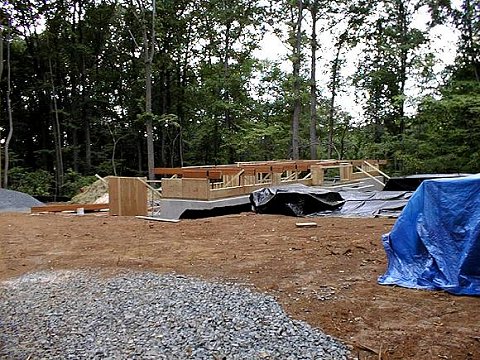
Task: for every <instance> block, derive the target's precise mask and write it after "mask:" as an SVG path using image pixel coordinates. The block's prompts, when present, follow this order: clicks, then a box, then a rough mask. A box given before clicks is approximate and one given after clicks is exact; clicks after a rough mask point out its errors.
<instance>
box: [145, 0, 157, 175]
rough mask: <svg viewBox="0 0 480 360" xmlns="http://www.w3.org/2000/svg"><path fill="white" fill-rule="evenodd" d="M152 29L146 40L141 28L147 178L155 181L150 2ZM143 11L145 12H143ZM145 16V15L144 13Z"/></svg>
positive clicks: (153, 14)
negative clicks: (143, 63) (143, 59)
mask: <svg viewBox="0 0 480 360" xmlns="http://www.w3.org/2000/svg"><path fill="white" fill-rule="evenodd" d="M152 7H153V8H152V28H151V38H150V39H148V34H147V26H146V25H144V27H143V46H144V57H145V113H146V114H147V121H146V130H147V163H148V178H149V179H150V180H153V179H155V174H154V170H153V169H154V168H155V152H154V151H155V149H154V144H153V119H152V116H153V113H152V64H153V57H154V54H155V17H156V4H155V0H152ZM144 11H145V10H144ZM144 16H145V13H144Z"/></svg>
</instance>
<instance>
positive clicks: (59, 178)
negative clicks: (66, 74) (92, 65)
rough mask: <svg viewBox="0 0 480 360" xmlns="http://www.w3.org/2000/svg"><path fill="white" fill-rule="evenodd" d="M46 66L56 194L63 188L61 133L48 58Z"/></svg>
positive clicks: (50, 61) (50, 60)
mask: <svg viewBox="0 0 480 360" xmlns="http://www.w3.org/2000/svg"><path fill="white" fill-rule="evenodd" d="M48 66H49V70H50V85H51V87H52V100H53V114H54V119H55V121H54V123H53V124H54V126H53V134H54V136H53V137H54V139H55V163H56V167H55V177H56V182H57V186H56V187H57V192H56V195H58V190H60V189H61V188H62V186H63V177H64V176H63V175H64V174H63V156H62V133H61V131H60V120H59V118H58V106H57V92H56V89H55V83H54V80H53V67H52V59H51V57H50V56H49V57H48Z"/></svg>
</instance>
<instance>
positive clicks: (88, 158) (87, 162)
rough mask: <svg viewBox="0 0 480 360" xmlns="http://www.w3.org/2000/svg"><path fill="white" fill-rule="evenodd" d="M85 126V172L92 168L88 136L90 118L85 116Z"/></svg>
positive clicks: (90, 142)
mask: <svg viewBox="0 0 480 360" xmlns="http://www.w3.org/2000/svg"><path fill="white" fill-rule="evenodd" d="M84 122H85V123H84V125H83V126H85V171H86V173H87V174H89V173H90V171H91V169H92V138H91V136H90V118H89V117H88V116H87V117H85V119H84Z"/></svg>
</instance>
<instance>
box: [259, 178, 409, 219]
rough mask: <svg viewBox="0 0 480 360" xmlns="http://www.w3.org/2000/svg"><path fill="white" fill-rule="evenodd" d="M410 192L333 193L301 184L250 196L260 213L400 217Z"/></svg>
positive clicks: (260, 191) (270, 189)
mask: <svg viewBox="0 0 480 360" xmlns="http://www.w3.org/2000/svg"><path fill="white" fill-rule="evenodd" d="M411 194H412V193H411V192H408V191H360V190H357V191H355V190H342V191H338V192H337V191H330V190H325V189H321V188H313V187H309V186H305V185H301V184H296V185H289V186H279V187H271V188H262V189H259V190H257V191H254V192H253V193H252V194H251V195H250V202H251V204H252V206H253V208H254V210H255V211H256V212H257V213H260V214H280V215H288V216H343V217H348V216H351V217H354V216H359V217H375V216H389V217H397V216H398V215H400V212H401V211H402V209H403V208H404V207H405V205H406V204H407V202H408V199H409V198H410V196H411Z"/></svg>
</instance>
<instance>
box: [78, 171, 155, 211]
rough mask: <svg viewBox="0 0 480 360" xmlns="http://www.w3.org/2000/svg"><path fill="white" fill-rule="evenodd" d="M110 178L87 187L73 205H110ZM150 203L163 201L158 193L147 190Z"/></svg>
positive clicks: (81, 191)
mask: <svg viewBox="0 0 480 360" xmlns="http://www.w3.org/2000/svg"><path fill="white" fill-rule="evenodd" d="M109 178H110V176H107V177H104V178H103V180H102V179H99V180H97V181H95V182H94V183H93V184H91V185H89V186H85V187H83V188H82V189H81V190H80V193H79V194H77V195H75V196H74V197H73V198H72V203H73V204H108V201H109V198H108V179H109ZM147 196H148V202H149V203H150V202H152V201H155V200H161V196H160V195H158V193H156V192H153V191H151V190H147Z"/></svg>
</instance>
